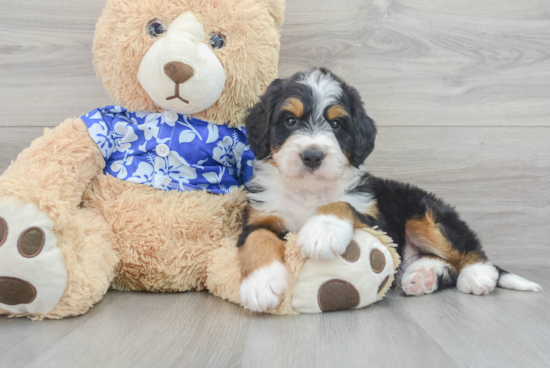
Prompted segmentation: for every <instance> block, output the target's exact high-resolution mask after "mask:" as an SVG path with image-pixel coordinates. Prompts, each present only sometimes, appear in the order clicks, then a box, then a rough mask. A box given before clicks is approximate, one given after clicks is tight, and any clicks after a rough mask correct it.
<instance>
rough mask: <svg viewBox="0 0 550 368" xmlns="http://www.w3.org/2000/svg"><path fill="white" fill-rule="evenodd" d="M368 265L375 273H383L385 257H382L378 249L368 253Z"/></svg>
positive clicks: (382, 254)
mask: <svg viewBox="0 0 550 368" xmlns="http://www.w3.org/2000/svg"><path fill="white" fill-rule="evenodd" d="M370 265H371V267H372V270H373V271H374V272H376V273H380V272H382V271H384V268H385V267H386V257H384V253H382V251H380V250H378V249H373V250H372V251H371V252H370Z"/></svg>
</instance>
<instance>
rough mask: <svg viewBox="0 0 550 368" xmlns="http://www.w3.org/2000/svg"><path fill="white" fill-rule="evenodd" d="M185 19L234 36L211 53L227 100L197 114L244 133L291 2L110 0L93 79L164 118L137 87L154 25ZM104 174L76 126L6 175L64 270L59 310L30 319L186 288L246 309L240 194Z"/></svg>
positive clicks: (46, 141) (43, 142) (4, 187)
mask: <svg viewBox="0 0 550 368" xmlns="http://www.w3.org/2000/svg"><path fill="white" fill-rule="evenodd" d="M186 11H192V12H193V13H194V14H195V16H196V17H197V19H198V20H199V21H200V22H201V23H202V24H203V25H204V27H205V30H206V35H205V39H204V40H203V41H204V42H206V43H208V39H209V37H210V34H211V33H213V32H219V33H222V34H223V35H224V36H225V37H226V40H227V44H226V47H224V48H223V49H221V50H215V51H214V52H215V54H216V56H217V57H218V58H219V60H220V62H221V64H222V66H223V67H224V70H225V73H226V76H227V81H226V85H225V89H224V92H223V94H222V96H221V97H220V99H219V100H218V101H217V102H216V104H214V105H213V106H212V107H210V108H209V109H207V110H205V111H203V112H201V113H199V114H196V115H195V117H197V118H200V119H204V120H208V121H211V122H214V123H217V124H225V123H227V124H229V125H230V126H242V125H243V117H244V114H245V112H246V110H247V109H248V108H250V107H251V106H253V105H254V104H255V103H256V102H257V101H258V96H260V95H262V94H263V93H264V91H265V89H266V88H267V86H268V85H269V83H271V81H272V80H273V79H275V78H276V77H277V65H278V53H279V47H280V44H279V27H280V26H281V24H282V21H283V14H284V1H283V0H235V1H225V0H183V1H182V0H146V1H145V0H144V1H127V0H108V2H107V5H106V7H105V9H104V11H103V15H102V17H101V18H100V19H99V21H98V24H97V28H96V34H95V39H94V46H93V51H94V64H95V67H96V70H97V73H98V74H99V76H100V77H101V78H102V80H103V83H104V85H105V87H106V88H107V90H108V92H109V93H110V95H111V96H112V97H113V98H114V99H115V101H116V102H117V103H118V104H120V105H122V106H124V107H125V108H127V109H128V110H129V111H160V110H161V109H160V108H159V107H158V106H156V105H155V104H154V103H153V101H152V100H151V99H150V98H149V96H148V95H147V94H146V92H145V91H144V89H143V88H142V87H141V85H140V84H139V81H138V79H137V71H138V69H139V66H140V63H141V60H142V58H143V56H144V55H145V53H146V52H147V50H148V49H149V47H150V46H151V45H152V44H153V42H154V41H153V40H152V39H151V38H150V37H149V36H148V35H147V34H146V26H147V24H148V23H149V22H150V21H151V20H152V19H160V20H162V21H163V22H165V24H167V25H168V27H169V23H170V22H171V21H172V20H173V19H175V18H176V17H178V16H179V15H180V14H181V13H183V12H186ZM120 14H126V15H129V16H124V17H121V16H120ZM251 35H254V37H251ZM91 108H92V107H90V109H91ZM104 166H105V160H104V158H103V155H102V153H101V151H100V150H99V148H98V146H97V145H96V143H95V142H94V141H93V140H92V139H91V138H90V136H89V133H88V130H87V128H86V126H85V125H84V123H83V122H82V121H81V120H80V119H69V120H67V121H65V122H64V123H62V124H61V125H59V126H58V127H57V128H55V129H52V130H50V129H46V131H45V133H44V135H43V136H42V137H40V138H38V139H37V140H35V141H34V142H33V143H32V144H31V146H30V147H29V148H27V149H26V150H24V151H23V152H22V153H21V154H20V155H19V157H18V158H17V160H16V161H15V162H13V163H12V165H11V166H10V167H9V168H8V169H7V170H6V172H5V173H4V174H3V175H2V176H1V177H0V198H1V197H11V198H13V199H18V200H20V201H22V202H24V203H32V204H34V205H36V206H37V207H38V208H39V209H40V210H41V211H43V212H44V213H45V214H46V215H47V216H48V217H49V218H51V220H52V221H53V223H54V233H55V235H56V237H57V240H58V247H59V248H60V249H61V251H62V253H63V255H64V257H65V262H66V266H67V270H68V284H67V288H66V290H65V292H64V293H63V296H62V297H61V300H60V301H59V302H58V304H57V306H56V307H55V309H54V310H53V311H51V312H50V313H48V314H45V315H32V316H29V317H32V318H34V319H43V318H62V317H67V316H75V315H79V314H82V313H85V312H86V311H87V310H88V309H89V308H90V307H92V306H93V304H95V303H96V302H97V301H99V300H100V299H101V297H102V296H103V295H104V294H105V292H106V291H107V289H108V288H109V286H111V287H112V288H114V289H118V290H143V291H160V292H171V291H174V292H181V291H187V290H202V289H205V288H206V287H207V285H209V287H211V290H212V292H214V293H219V295H220V296H222V297H224V298H227V299H229V300H232V301H235V302H238V299H236V296H238V284H239V283H240V277H241V275H240V272H239V269H238V262H233V263H232V261H235V260H236V256H237V252H236V246H235V244H236V241H237V238H238V235H239V234H240V232H241V226H242V215H243V213H244V210H245V208H246V195H245V193H244V191H242V190H236V191H233V192H232V193H231V194H227V195H212V194H209V193H207V192H205V191H196V192H176V191H171V192H163V191H159V190H156V189H154V188H152V187H149V186H146V185H139V184H134V183H131V182H128V181H122V180H119V179H117V178H114V177H111V176H105V175H104V174H103V168H104ZM221 255H223V256H227V259H225V258H223V257H218V256H221ZM235 271H236V272H235ZM209 277H210V280H209ZM0 314H9V312H7V311H5V310H0ZM17 316H24V315H17Z"/></svg>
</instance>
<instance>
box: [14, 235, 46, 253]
mask: <svg viewBox="0 0 550 368" xmlns="http://www.w3.org/2000/svg"><path fill="white" fill-rule="evenodd" d="M45 240H46V237H45V235H44V231H43V230H42V229H40V228H39V227H31V228H30V229H27V230H25V231H24V232H23V234H21V236H20V237H19V242H18V243H17V246H18V248H19V253H21V255H22V256H23V257H26V258H33V257H36V256H37V255H39V254H40V252H41V251H42V248H43V247H44V241H45Z"/></svg>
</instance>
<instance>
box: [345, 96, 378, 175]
mask: <svg viewBox="0 0 550 368" xmlns="http://www.w3.org/2000/svg"><path fill="white" fill-rule="evenodd" d="M344 90H345V91H346V93H347V94H348V96H349V97H350V98H351V101H352V118H353V126H354V129H355V131H354V135H355V137H354V138H355V144H354V147H353V151H352V154H351V157H350V163H351V164H352V165H353V166H355V167H359V165H361V164H362V163H363V162H365V160H366V159H367V157H368V156H369V155H370V154H371V153H372V151H373V150H374V141H375V139H376V124H375V123H374V121H373V120H372V119H371V118H370V117H368V115H367V113H366V112H365V107H364V106H363V101H362V100H361V96H360V95H359V92H358V91H357V90H356V89H355V88H353V87H350V86H348V85H345V86H344Z"/></svg>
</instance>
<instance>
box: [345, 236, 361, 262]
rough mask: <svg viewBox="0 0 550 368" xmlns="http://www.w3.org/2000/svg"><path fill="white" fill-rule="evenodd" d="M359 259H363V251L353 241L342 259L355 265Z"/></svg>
mask: <svg viewBox="0 0 550 368" xmlns="http://www.w3.org/2000/svg"><path fill="white" fill-rule="evenodd" d="M359 257H361V249H360V248H359V245H357V243H356V242H355V241H354V240H352V241H351V243H349V245H348V247H347V249H346V251H345V252H344V254H342V258H344V259H345V260H346V261H348V262H350V263H354V262H357V260H358V259H359Z"/></svg>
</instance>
